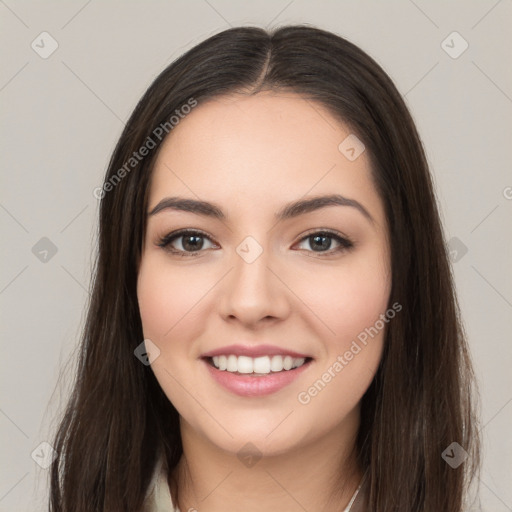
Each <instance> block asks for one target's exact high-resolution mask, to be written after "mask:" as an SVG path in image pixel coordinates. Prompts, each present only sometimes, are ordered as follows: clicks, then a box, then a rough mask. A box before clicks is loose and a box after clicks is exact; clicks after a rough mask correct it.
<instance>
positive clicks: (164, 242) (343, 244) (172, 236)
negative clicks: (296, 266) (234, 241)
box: [157, 229, 354, 257]
mask: <svg viewBox="0 0 512 512" xmlns="http://www.w3.org/2000/svg"><path fill="white" fill-rule="evenodd" d="M185 235H198V236H200V237H203V238H207V239H208V240H210V241H211V242H212V240H211V239H210V237H209V236H208V235H207V234H206V233H204V232H203V231H199V230H195V229H182V230H179V231H175V232H172V233H169V234H168V235H165V236H164V237H162V238H161V239H160V240H159V241H158V242H157V246H158V247H161V248H162V249H164V250H166V251H168V252H170V253H172V254H175V255H177V256H180V257H196V256H199V255H200V254H201V253H202V252H204V250H202V249H200V250H198V251H182V250H179V249H174V248H172V247H171V246H170V244H171V243H172V242H173V241H174V240H176V239H178V238H180V237H183V236H185ZM313 235H323V236H326V237H328V238H332V239H334V240H336V241H337V242H338V243H339V244H340V245H339V247H337V248H335V249H329V250H327V251H307V252H312V253H315V254H318V255H320V257H323V256H324V255H329V256H331V255H333V254H337V253H341V252H345V251H348V250H350V249H352V248H353V247H354V244H353V242H352V241H351V240H350V239H349V238H348V237H346V236H342V235H341V234H340V233H337V232H336V231H331V230H329V229H322V230H316V231H311V232H309V233H307V234H306V235H305V236H303V237H302V238H301V239H300V240H299V243H301V242H303V241H305V240H307V239H308V238H311V237H312V236H313Z"/></svg>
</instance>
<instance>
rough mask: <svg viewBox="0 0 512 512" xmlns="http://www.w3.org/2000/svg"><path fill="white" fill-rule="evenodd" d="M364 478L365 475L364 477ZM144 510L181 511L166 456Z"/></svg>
mask: <svg viewBox="0 0 512 512" xmlns="http://www.w3.org/2000/svg"><path fill="white" fill-rule="evenodd" d="M363 480H364V477H363ZM362 484H363V481H361V483H360V484H359V486H358V488H357V489H356V491H355V492H354V494H353V495H352V498H351V500H350V501H349V503H348V505H347V507H346V508H345V509H344V510H343V512H350V509H351V508H352V505H353V503H354V501H355V499H356V497H357V495H358V493H359V490H360V489H361V486H362ZM142 511H143V512H180V509H179V508H178V507H175V506H174V504H173V502H172V497H171V492H170V489H169V484H168V482H167V470H166V467H165V465H164V457H160V459H159V460H158V463H157V465H156V467H155V471H154V472H153V476H152V477H151V482H150V484H149V487H148V491H147V494H146V498H145V499H144V504H143V508H142Z"/></svg>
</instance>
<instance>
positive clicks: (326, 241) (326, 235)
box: [301, 231, 354, 254]
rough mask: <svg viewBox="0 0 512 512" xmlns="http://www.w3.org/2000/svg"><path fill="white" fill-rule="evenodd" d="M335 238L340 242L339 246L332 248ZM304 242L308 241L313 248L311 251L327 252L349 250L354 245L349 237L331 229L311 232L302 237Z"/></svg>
mask: <svg viewBox="0 0 512 512" xmlns="http://www.w3.org/2000/svg"><path fill="white" fill-rule="evenodd" d="M333 240H334V241H335V243H337V244H338V246H337V247H335V248H334V249H331V247H332V245H333ZM304 242H307V243H308V245H309V247H310V248H311V249H312V250H311V251H310V252H316V253H327V254H332V253H335V252H340V251H344V250H348V249H350V248H352V247H353V246H354V244H353V243H352V242H351V241H350V240H348V238H344V237H342V236H340V235H339V234H337V233H333V232H330V231H317V232H315V233H311V234H309V235H307V236H305V237H304V238H302V240H301V243H304Z"/></svg>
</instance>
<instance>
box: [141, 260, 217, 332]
mask: <svg viewBox="0 0 512 512" xmlns="http://www.w3.org/2000/svg"><path fill="white" fill-rule="evenodd" d="M207 290H208V279H206V280H205V279H204V278H197V280H196V279H195V278H194V279H193V280H191V274H190V273H189V272H180V271H179V270H178V271H177V270H176V269H171V268H170V266H169V265H166V264H165V262H163V263H162V262H161V261H160V258H157V257H155V258H147V259H146V260H143V263H142V265H141V268H140V271H139V277H138V282H137V297H138V302H139V310H140V315H141V320H142V326H143V329H144V336H145V337H147V338H150V339H152V338H154V339H155V341H156V340H159V341H160V342H164V341H165V339H166V338H167V337H169V338H170V337H171V336H172V337H174V335H175V331H176V330H177V329H178V328H179V327H181V324H182V323H190V319H191V318H194V313H195V308H196V307H197V305H198V304H199V303H200V300H201V298H202V297H203V296H204V295H205V293H206V292H207Z"/></svg>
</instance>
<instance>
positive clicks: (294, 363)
mask: <svg viewBox="0 0 512 512" xmlns="http://www.w3.org/2000/svg"><path fill="white" fill-rule="evenodd" d="M203 359H204V360H205V361H206V362H207V363H208V364H209V365H210V366H213V367H214V368H216V369H217V370H219V371H225V372H227V373H232V374H234V375H242V376H254V377H260V376H261V377H264V376H267V375H272V374H275V373H281V372H290V371H293V370H295V369H297V368H301V367H302V366H305V365H307V364H309V363H310V362H311V361H312V360H313V359H312V358H311V357H299V358H294V357H291V356H288V355H287V356H284V355H283V356H281V355H275V356H261V357H248V356H236V355H234V354H229V355H220V356H213V357H205V358H203Z"/></svg>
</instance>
